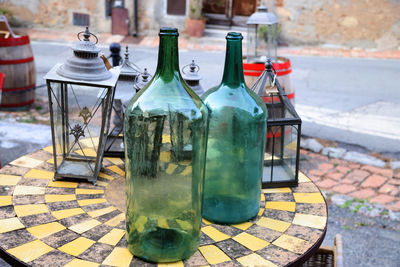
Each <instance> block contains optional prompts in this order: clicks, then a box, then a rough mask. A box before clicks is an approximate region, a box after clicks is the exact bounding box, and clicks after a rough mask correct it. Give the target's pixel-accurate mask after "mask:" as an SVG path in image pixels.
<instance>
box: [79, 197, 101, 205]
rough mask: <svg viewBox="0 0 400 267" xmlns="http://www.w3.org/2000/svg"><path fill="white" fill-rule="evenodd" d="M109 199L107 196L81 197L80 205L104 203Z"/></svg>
mask: <svg viewBox="0 0 400 267" xmlns="http://www.w3.org/2000/svg"><path fill="white" fill-rule="evenodd" d="M106 201H107V200H106V199H105V198H93V199H81V200H78V204H79V205H80V206H87V205H92V204H98V203H104V202H106Z"/></svg>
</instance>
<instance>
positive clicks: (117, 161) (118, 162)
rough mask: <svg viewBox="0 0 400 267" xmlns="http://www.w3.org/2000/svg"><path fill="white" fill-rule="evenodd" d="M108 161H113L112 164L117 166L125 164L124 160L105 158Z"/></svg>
mask: <svg viewBox="0 0 400 267" xmlns="http://www.w3.org/2000/svg"><path fill="white" fill-rule="evenodd" d="M105 159H106V160H108V161H111V163H113V164H115V165H121V164H125V163H124V162H123V161H122V159H120V158H105Z"/></svg>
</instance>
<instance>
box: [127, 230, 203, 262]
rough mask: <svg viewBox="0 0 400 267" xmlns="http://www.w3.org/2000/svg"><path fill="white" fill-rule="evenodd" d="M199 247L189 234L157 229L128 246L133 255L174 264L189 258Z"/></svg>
mask: <svg viewBox="0 0 400 267" xmlns="http://www.w3.org/2000/svg"><path fill="white" fill-rule="evenodd" d="M197 247H198V242H194V241H193V238H192V236H190V235H189V234H187V233H185V232H183V231H180V230H176V229H165V228H160V227H157V228H156V229H155V230H154V231H148V232H145V233H142V235H141V238H140V240H139V242H135V243H134V244H128V249H129V251H131V252H132V254H133V255H135V256H137V257H139V258H142V259H144V260H146V261H151V262H174V261H179V260H183V259H187V258H189V257H190V256H191V255H192V254H193V253H194V252H195V251H196V250H197Z"/></svg>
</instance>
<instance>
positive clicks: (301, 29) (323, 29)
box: [271, 0, 400, 50]
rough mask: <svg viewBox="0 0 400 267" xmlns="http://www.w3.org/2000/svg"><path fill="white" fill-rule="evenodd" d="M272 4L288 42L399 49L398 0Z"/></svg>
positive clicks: (286, 0) (304, 0) (278, 1)
mask: <svg viewBox="0 0 400 267" xmlns="http://www.w3.org/2000/svg"><path fill="white" fill-rule="evenodd" d="M271 8H272V10H275V12H276V13H277V14H278V16H279V20H280V23H281V37H282V38H283V40H285V41H286V42H288V43H290V44H325V43H328V44H337V45H343V46H345V47H358V48H364V49H365V48H377V49H379V50H381V49H400V1H398V0H295V1H294V0H276V2H275V6H273V7H271Z"/></svg>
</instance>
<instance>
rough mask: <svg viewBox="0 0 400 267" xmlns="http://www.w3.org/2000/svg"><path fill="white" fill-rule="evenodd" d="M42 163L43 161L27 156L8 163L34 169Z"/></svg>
mask: <svg viewBox="0 0 400 267" xmlns="http://www.w3.org/2000/svg"><path fill="white" fill-rule="evenodd" d="M42 163H43V160H37V159H33V158H30V157H27V156H22V157H20V158H18V159H16V160H14V161H11V162H10V165H14V166H18V167H26V168H35V167H37V166H39V165H40V164H42Z"/></svg>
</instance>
